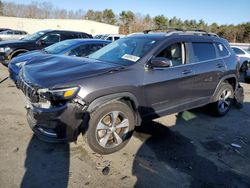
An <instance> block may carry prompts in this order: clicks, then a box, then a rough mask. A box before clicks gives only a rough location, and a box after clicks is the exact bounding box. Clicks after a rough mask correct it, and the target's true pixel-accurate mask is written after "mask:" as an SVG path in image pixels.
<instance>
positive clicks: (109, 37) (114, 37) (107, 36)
mask: <svg viewBox="0 0 250 188" xmlns="http://www.w3.org/2000/svg"><path fill="white" fill-rule="evenodd" d="M123 37H125V35H118V34H105V35H101V36H100V39H103V40H110V41H116V40H118V39H120V38H123Z"/></svg>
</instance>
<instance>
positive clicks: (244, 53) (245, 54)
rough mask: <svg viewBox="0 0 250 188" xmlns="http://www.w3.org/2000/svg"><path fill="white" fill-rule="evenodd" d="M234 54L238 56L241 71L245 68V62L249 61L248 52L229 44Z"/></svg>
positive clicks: (249, 55)
mask: <svg viewBox="0 0 250 188" xmlns="http://www.w3.org/2000/svg"><path fill="white" fill-rule="evenodd" d="M231 48H232V49H233V51H234V52H235V53H236V55H237V56H238V57H239V58H240V70H241V71H242V72H244V71H246V70H247V63H248V62H250V54H249V53H248V52H247V51H246V50H243V49H242V48H240V47H237V46H231Z"/></svg>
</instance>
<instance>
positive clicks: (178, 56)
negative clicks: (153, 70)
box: [156, 43, 184, 67]
mask: <svg viewBox="0 0 250 188" xmlns="http://www.w3.org/2000/svg"><path fill="white" fill-rule="evenodd" d="M183 47H184V46H183V44H182V43H174V44H171V45H170V46H168V47H166V48H165V49H164V50H162V51H161V52H160V53H159V54H158V55H157V56H156V57H164V58H167V59H169V60H170V61H171V66H173V67H174V66H178V65H182V64H184V57H183V54H184V53H183V52H184V48H183Z"/></svg>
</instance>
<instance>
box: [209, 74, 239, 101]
mask: <svg viewBox="0 0 250 188" xmlns="http://www.w3.org/2000/svg"><path fill="white" fill-rule="evenodd" d="M223 82H226V83H229V84H230V85H231V86H232V87H233V90H234V91H235V90H236V88H237V87H238V82H237V77H236V76H235V75H234V74H230V75H227V76H224V77H222V78H221V80H220V82H219V83H218V85H217V86H216V89H215V91H214V93H213V95H212V99H211V102H215V100H216V93H217V92H218V90H219V89H220V85H221V84H222V83H223Z"/></svg>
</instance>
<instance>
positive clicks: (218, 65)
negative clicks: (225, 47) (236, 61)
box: [216, 63, 224, 68]
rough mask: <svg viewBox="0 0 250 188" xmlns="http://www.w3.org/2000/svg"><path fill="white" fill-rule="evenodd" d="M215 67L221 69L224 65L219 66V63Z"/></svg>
mask: <svg viewBox="0 0 250 188" xmlns="http://www.w3.org/2000/svg"><path fill="white" fill-rule="evenodd" d="M216 67H217V68H223V67H224V65H223V64H221V63H219V64H217V65H216Z"/></svg>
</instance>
